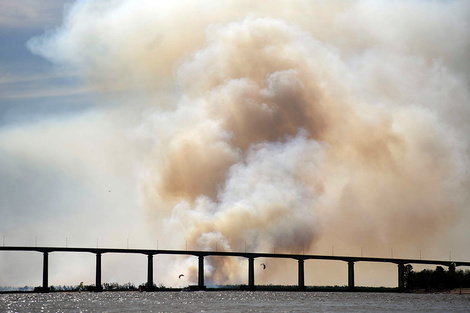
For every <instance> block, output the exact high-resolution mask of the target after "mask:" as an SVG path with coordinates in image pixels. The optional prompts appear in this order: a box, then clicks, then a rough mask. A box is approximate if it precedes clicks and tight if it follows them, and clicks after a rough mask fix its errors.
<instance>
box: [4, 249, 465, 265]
mask: <svg viewBox="0 0 470 313" xmlns="http://www.w3.org/2000/svg"><path fill="white" fill-rule="evenodd" d="M0 251H36V252H41V253H44V252H48V253H51V252H87V253H94V254H104V253H127V254H129V253H130V254H145V255H157V254H166V255H192V256H198V257H199V256H202V257H205V256H230V257H242V258H280V259H295V260H332V261H344V262H379V263H394V264H431V265H443V266H450V265H451V264H454V265H455V266H470V262H464V261H450V260H447V261H446V260H422V259H400V258H378V257H358V256H333V255H312V254H287V253H259V252H233V251H196V250H158V249H157V250H154V249H122V248H79V247H26V246H25V247H22V246H0Z"/></svg>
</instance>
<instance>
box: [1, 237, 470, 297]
mask: <svg viewBox="0 0 470 313" xmlns="http://www.w3.org/2000/svg"><path fill="white" fill-rule="evenodd" d="M0 251H35V252H40V253H42V254H43V273H42V291H43V292H48V291H49V282H48V275H49V274H48V272H49V253H52V252H82V253H83V252H86V253H94V254H95V255H96V291H102V290H103V287H102V284H101V255H102V254H104V253H127V254H144V255H147V258H148V266H147V286H149V287H150V288H151V286H153V256H154V255H158V254H166V255H187V256H197V257H198V289H200V290H203V289H205V285H204V258H205V257H209V256H225V257H242V258H246V259H247V260H248V288H249V289H250V290H255V288H256V287H255V271H254V260H255V259H256V258H278V259H294V260H297V261H298V288H299V289H300V290H302V289H305V280H304V274H305V271H304V262H305V260H331V261H343V262H346V263H348V289H349V290H354V287H355V286H354V264H355V263H357V262H376V263H393V264H396V265H397V267H398V289H399V290H403V289H404V287H405V275H404V273H405V264H428V265H442V266H446V267H450V266H451V265H454V266H455V267H457V266H470V262H460V261H439V260H421V259H420V260H417V259H394V258H374V257H351V256H328V255H307V254H281V253H256V252H226V251H194V250H193V251H191V250H148V249H117V248H68V247H15V246H3V247H0Z"/></svg>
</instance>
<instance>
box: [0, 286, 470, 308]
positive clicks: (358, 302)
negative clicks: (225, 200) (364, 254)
mask: <svg viewBox="0 0 470 313" xmlns="http://www.w3.org/2000/svg"><path fill="white" fill-rule="evenodd" d="M0 312H8V313H10V312H270V313H277V312H470V295H468V294H466V295H459V294H407V293H361V292H356V293H349V292H263V291H255V292H248V291H220V292H219V291H214V292H203V291H200V292H153V293H145V292H144V293H139V292H103V293H88V292H86V293H85V292H82V293H49V294H3V295H0Z"/></svg>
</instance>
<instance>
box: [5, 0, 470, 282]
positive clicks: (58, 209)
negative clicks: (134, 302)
mask: <svg viewBox="0 0 470 313" xmlns="http://www.w3.org/2000/svg"><path fill="white" fill-rule="evenodd" d="M0 8H1V10H0V216H2V218H1V219H0V236H2V238H1V239H2V244H3V245H15V246H16V245H25V246H34V245H38V246H69V247H72V246H77V247H95V246H99V247H119V248H125V247H130V248H149V249H155V248H160V249H185V248H188V249H195V250H199V249H200V250H213V249H220V250H227V251H244V250H247V251H256V252H272V251H275V252H285V253H315V254H328V255H330V254H335V255H361V254H363V255H367V256H377V257H389V256H391V257H397V258H419V257H420V256H421V257H422V258H429V259H444V260H448V259H449V258H450V259H454V260H462V261H468V260H469V259H470V252H469V251H468V249H467V248H466V247H468V244H469V241H470V232H469V230H468V224H469V222H470V210H469V207H470V206H469V205H470V198H469V196H468V190H469V187H470V183H469V168H470V167H469V166H470V159H469V156H470V146H469V144H470V142H469V139H468V133H469V125H470V123H469V121H470V88H469V87H470V60H469V58H468V51H469V49H470V36H469V33H470V24H469V23H470V22H469V21H470V16H469V15H470V5H469V4H468V2H466V1H462V0H460V1H459V0H454V1H438V0H434V1H431V0H428V1H425V0H413V1H385V0H379V1H367V0H356V1H341V0H334V1H322V0H317V1H301V0H296V1H281V0H279V1H271V2H270V3H269V5H266V3H264V2H262V1H225V2H223V3H221V2H216V1H209V0H204V1H198V2H197V3H196V2H193V1H184V0H180V1H172V2H171V3H168V2H167V1H137V0H128V1H123V0H106V1H93V0H77V1H68V0H67V1H65V0H60V1H59V0H47V1H37V0H28V1H21V2H20V1H13V0H4V1H2V3H1V4H0ZM154 259H155V261H154V263H155V267H156V269H155V278H154V280H155V282H157V283H158V282H161V283H162V284H165V285H172V286H178V285H181V284H183V285H184V284H192V283H195V282H196V281H197V276H196V266H197V262H196V260H195V258H191V257H189V258H185V257H175V258H173V257H165V256H158V257H156V258H154ZM41 260H42V256H41V255H40V254H39V253H29V254H28V253H10V252H2V253H1V254H0V286H2V285H3V286H7V285H13V286H15V285H18V284H19V285H33V286H34V285H40V284H41V277H42V276H41V268H42V264H41ZM49 260H50V269H49V273H50V274H49V276H50V278H49V281H50V283H51V284H55V285H59V284H61V285H63V284H72V285H76V284H78V283H79V282H80V281H84V282H85V283H88V284H92V283H93V282H94V261H95V260H94V255H91V254H89V255H87V254H79V255H76V254H70V253H69V254H67V253H62V254H61V253H56V254H52V255H51V256H50V257H49ZM258 261H259V262H263V263H266V264H267V270H263V271H258V273H257V274H256V275H257V277H256V280H257V282H259V283H264V284H269V283H272V284H275V283H282V284H284V283H292V284H295V283H296V270H297V269H296V265H295V262H294V261H292V262H289V261H282V260H269V263H267V261H266V260H258ZM332 263H334V262H320V261H318V262H313V261H312V262H308V263H307V264H306V284H329V285H341V284H346V283H347V266H346V264H332ZM286 268H288V269H287V270H286ZM356 268H357V272H356V285H361V284H363V285H377V286H381V285H390V286H394V285H396V283H397V282H396V279H397V278H396V277H397V273H396V268H395V267H394V266H391V267H387V266H385V265H373V264H365V265H364V264H357V265H356ZM123 269H125V270H123ZM145 271H146V257H145V256H121V255H105V256H103V279H102V280H103V282H120V283H125V282H128V281H131V282H134V283H136V284H138V283H142V282H144V281H145V280H146V273H145ZM181 273H184V274H185V278H184V279H185V280H184V281H181V280H178V279H177V277H178V276H179V274H181ZM325 273H328V274H325ZM246 276H247V264H246V261H245V260H236V259H228V260H227V259H223V258H218V259H217V258H212V259H207V260H206V282H208V283H210V284H224V283H246Z"/></svg>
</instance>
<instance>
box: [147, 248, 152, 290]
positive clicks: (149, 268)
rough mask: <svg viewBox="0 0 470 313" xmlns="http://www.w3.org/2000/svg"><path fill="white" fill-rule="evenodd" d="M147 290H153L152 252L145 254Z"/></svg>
mask: <svg viewBox="0 0 470 313" xmlns="http://www.w3.org/2000/svg"><path fill="white" fill-rule="evenodd" d="M147 257H148V258H147V259H148V260H147V261H148V264H147V290H148V291H152V290H153V254H149V255H147Z"/></svg>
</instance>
